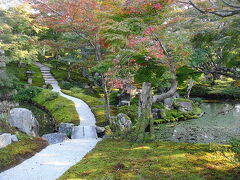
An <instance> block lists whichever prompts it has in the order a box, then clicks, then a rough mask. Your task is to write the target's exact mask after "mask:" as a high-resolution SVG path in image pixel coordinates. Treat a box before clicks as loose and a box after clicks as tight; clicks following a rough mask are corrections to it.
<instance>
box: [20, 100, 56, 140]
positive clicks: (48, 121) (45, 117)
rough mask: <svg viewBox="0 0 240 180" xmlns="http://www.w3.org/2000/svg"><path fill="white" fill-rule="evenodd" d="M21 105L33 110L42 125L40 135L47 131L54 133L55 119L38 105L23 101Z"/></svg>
mask: <svg viewBox="0 0 240 180" xmlns="http://www.w3.org/2000/svg"><path fill="white" fill-rule="evenodd" d="M19 107H21V108H26V109H29V110H30V111H32V113H33V115H34V116H35V118H36V119H37V121H38V122H39V126H40V127H39V136H42V135H43V134H47V133H53V132H54V131H55V125H54V120H53V118H52V117H51V116H50V115H49V114H47V113H46V112H45V111H43V110H41V109H39V108H38V107H36V106H34V105H32V104H27V103H21V104H20V105H19Z"/></svg>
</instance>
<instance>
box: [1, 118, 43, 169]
mask: <svg viewBox="0 0 240 180" xmlns="http://www.w3.org/2000/svg"><path fill="white" fill-rule="evenodd" d="M1 133H11V134H16V135H17V137H18V139H19V141H18V142H14V143H12V144H10V145H8V146H6V147H5V148H2V149H0V172H2V171H4V170H6V169H9V168H11V167H13V166H15V165H17V164H20V163H21V162H22V161H24V160H25V159H27V158H30V157H32V156H33V155H34V154H36V153H37V152H39V151H41V150H42V149H43V148H45V147H46V146H47V142H46V141H44V140H43V139H40V138H35V137H30V136H27V135H25V134H23V133H20V132H18V131H17V130H16V129H15V128H13V127H11V126H10V125H9V124H8V123H7V122H6V121H4V120H3V119H0V134H1Z"/></svg>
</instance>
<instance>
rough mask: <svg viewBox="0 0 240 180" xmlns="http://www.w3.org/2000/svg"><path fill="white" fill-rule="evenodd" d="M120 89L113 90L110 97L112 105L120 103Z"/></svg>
mask: <svg viewBox="0 0 240 180" xmlns="http://www.w3.org/2000/svg"><path fill="white" fill-rule="evenodd" d="M118 94H119V92H118V91H112V92H111V93H110V95H109V99H110V104H111V105H118V102H119V101H118Z"/></svg>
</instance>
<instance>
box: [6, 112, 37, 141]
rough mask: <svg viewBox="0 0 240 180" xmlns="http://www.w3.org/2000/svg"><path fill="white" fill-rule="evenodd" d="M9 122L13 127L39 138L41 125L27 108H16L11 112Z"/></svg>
mask: <svg viewBox="0 0 240 180" xmlns="http://www.w3.org/2000/svg"><path fill="white" fill-rule="evenodd" d="M8 122H9V124H10V125H11V126H13V127H16V128H18V129H19V130H20V131H22V132H24V133H26V134H28V135H29V136H34V137H36V136H38V131H39V124H38V121H37V120H36V119H35V117H34V115H33V113H32V112H31V111H29V110H28V109H25V108H14V109H12V110H11V111H10V117H9V119H8Z"/></svg>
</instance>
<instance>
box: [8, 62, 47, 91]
mask: <svg viewBox="0 0 240 180" xmlns="http://www.w3.org/2000/svg"><path fill="white" fill-rule="evenodd" d="M28 70H31V71H33V72H34V74H33V84H32V85H33V86H38V87H42V86H43V85H44V79H43V77H42V74H41V71H40V69H39V68H38V67H37V66H35V65H34V64H30V65H26V67H18V66H17V65H16V64H14V63H10V64H7V71H8V72H9V73H11V74H13V75H14V76H15V77H17V79H18V83H19V84H26V83H27V75H26V71H28Z"/></svg>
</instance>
